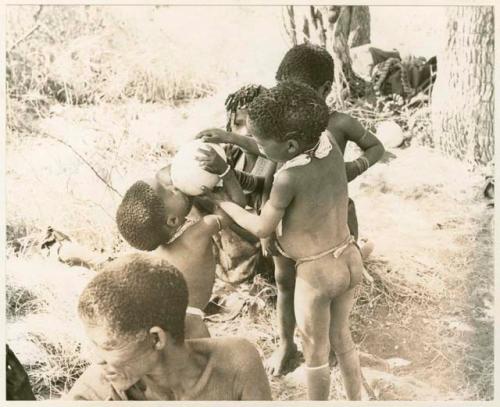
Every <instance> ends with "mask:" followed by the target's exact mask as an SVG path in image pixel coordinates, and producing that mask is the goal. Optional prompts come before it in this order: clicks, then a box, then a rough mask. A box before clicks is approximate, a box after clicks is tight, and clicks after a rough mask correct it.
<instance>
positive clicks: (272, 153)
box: [247, 119, 294, 162]
mask: <svg viewBox="0 0 500 407" xmlns="http://www.w3.org/2000/svg"><path fill="white" fill-rule="evenodd" d="M247 127H248V131H249V132H250V134H251V135H252V137H253V138H254V140H255V141H256V143H257V145H258V147H259V151H260V152H261V153H262V154H264V155H265V156H266V157H267V158H269V159H270V160H272V161H276V162H284V161H287V160H289V159H290V158H292V157H293V156H294V151H290V146H289V143H288V142H287V141H277V140H275V139H273V138H272V137H267V136H266V135H265V134H263V132H262V131H260V129H259V128H258V127H257V126H254V125H253V123H252V121H251V120H250V119H247Z"/></svg>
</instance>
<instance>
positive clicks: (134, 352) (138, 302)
mask: <svg viewBox="0 0 500 407" xmlns="http://www.w3.org/2000/svg"><path fill="white" fill-rule="evenodd" d="M187 304H188V289H187V285H186V282H185V280H184V277H183V276H182V274H181V273H180V272H179V271H178V270H177V269H176V268H175V267H174V266H172V265H170V264H169V263H167V262H166V261H164V260H158V259H155V258H154V257H153V256H151V255H148V254H146V253H133V254H130V255H126V256H123V257H120V258H118V259H116V260H114V261H112V262H110V263H108V264H107V265H106V266H105V267H104V269H103V271H101V272H100V273H99V274H96V276H95V277H94V278H93V279H92V280H91V281H90V283H89V284H88V285H87V286H86V287H85V289H84V290H83V292H82V294H81V295H80V299H79V303H78V314H79V316H80V318H81V320H82V322H83V325H84V328H85V331H86V333H87V336H88V337H89V339H90V340H91V342H93V344H94V345H95V355H94V356H95V357H96V359H97V360H96V362H97V363H98V364H100V365H102V367H103V370H104V374H105V376H106V378H107V379H108V380H110V381H112V382H113V384H114V385H115V387H117V388H119V389H126V388H128V387H130V386H131V385H132V384H134V383H135V382H137V381H138V380H139V379H140V378H141V377H142V376H144V375H145V374H148V373H150V372H151V371H152V370H153V369H154V367H155V366H156V365H157V364H158V363H159V362H161V361H162V358H164V354H165V351H166V350H168V349H173V347H175V346H178V345H182V344H183V342H184V319H185V316H186V308H187Z"/></svg>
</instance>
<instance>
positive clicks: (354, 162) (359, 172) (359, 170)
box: [353, 160, 363, 176]
mask: <svg viewBox="0 0 500 407" xmlns="http://www.w3.org/2000/svg"><path fill="white" fill-rule="evenodd" d="M353 164H355V165H356V169H357V170H358V173H357V174H356V176H358V175H361V173H362V172H363V168H362V164H361V163H360V162H359V161H358V160H354V161H353Z"/></svg>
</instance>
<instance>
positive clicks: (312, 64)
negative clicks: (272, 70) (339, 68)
mask: <svg viewBox="0 0 500 407" xmlns="http://www.w3.org/2000/svg"><path fill="white" fill-rule="evenodd" d="M276 80H278V81H284V80H294V81H298V82H302V83H305V84H307V85H309V86H312V87H313V88H314V89H318V88H319V87H320V86H321V85H323V84H324V83H325V82H327V81H329V82H333V58H332V56H331V55H330V54H329V52H328V51H327V50H326V49H325V48H323V47H320V46H318V45H313V44H300V45H296V46H294V47H292V48H291V49H289V50H288V52H287V53H286V54H285V56H284V57H283V59H282V61H281V63H280V66H279V67H278V71H277V72H276Z"/></svg>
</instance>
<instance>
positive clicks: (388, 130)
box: [376, 120, 404, 148]
mask: <svg viewBox="0 0 500 407" xmlns="http://www.w3.org/2000/svg"><path fill="white" fill-rule="evenodd" d="M376 136H377V138H378V139H379V140H380V141H381V142H382V144H383V145H384V147H388V148H395V147H399V146H400V145H401V144H403V141H404V134H403V130H402V129H401V127H400V126H399V125H398V124H397V123H396V122H394V121H392V120H387V121H384V122H381V123H380V124H379V125H378V127H377V133H376Z"/></svg>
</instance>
